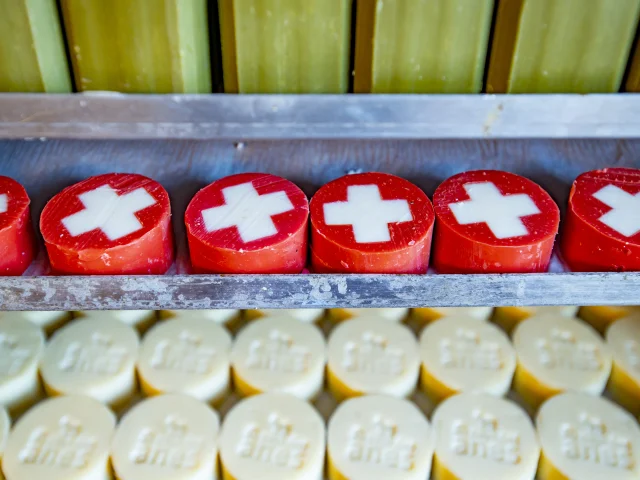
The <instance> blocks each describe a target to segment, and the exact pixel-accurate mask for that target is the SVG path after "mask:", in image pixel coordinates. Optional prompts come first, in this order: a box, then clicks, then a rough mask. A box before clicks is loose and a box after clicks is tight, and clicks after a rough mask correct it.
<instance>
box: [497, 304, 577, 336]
mask: <svg viewBox="0 0 640 480" xmlns="http://www.w3.org/2000/svg"><path fill="white" fill-rule="evenodd" d="M577 313H578V307H573V306H559V307H496V308H495V310H494V312H493V317H492V320H493V322H494V323H496V324H497V325H499V326H500V327H502V328H503V329H504V331H505V332H507V333H511V332H512V331H513V329H514V328H516V326H517V325H518V324H519V323H520V322H522V321H523V320H526V319H527V318H530V317H533V316H534V315H536V316H538V315H556V316H560V317H575V316H576V314H577Z"/></svg>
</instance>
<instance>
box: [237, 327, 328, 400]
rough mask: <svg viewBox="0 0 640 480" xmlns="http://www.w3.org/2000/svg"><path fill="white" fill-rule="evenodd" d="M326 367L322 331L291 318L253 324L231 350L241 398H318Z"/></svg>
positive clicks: (240, 336) (239, 335)
mask: <svg viewBox="0 0 640 480" xmlns="http://www.w3.org/2000/svg"><path fill="white" fill-rule="evenodd" d="M325 365H326V344H325V340H324V337H323V336H322V333H321V332H320V330H319V329H318V328H317V327H316V326H315V325H313V324H310V323H304V322H299V321H298V320H295V319H293V318H290V317H280V316H278V317H264V318H261V319H259V320H256V321H254V322H251V323H249V324H248V325H246V326H245V327H244V328H243V329H242V330H241V331H240V333H239V334H238V336H237V337H236V339H235V342H234V344H233V347H232V349H231V366H232V370H233V380H234V383H235V386H236V390H237V391H238V392H239V393H240V394H241V395H253V394H256V393H263V392H281V393H290V394H292V395H295V396H296V397H299V398H302V399H305V400H308V399H311V398H314V397H315V396H316V395H317V394H318V393H320V390H321V389H322V385H323V380H324V370H325Z"/></svg>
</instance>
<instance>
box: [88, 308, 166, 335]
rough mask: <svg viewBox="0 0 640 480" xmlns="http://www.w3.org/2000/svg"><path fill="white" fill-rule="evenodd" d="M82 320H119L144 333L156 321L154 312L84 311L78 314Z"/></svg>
mask: <svg viewBox="0 0 640 480" xmlns="http://www.w3.org/2000/svg"><path fill="white" fill-rule="evenodd" d="M77 315H78V317H81V318H95V319H98V320H112V319H113V320H118V321H120V322H122V323H125V324H127V325H131V326H132V327H135V328H136V329H138V330H141V331H144V330H146V329H147V328H149V327H150V326H151V325H153V323H154V322H155V321H156V312H155V311H153V310H84V311H81V312H77Z"/></svg>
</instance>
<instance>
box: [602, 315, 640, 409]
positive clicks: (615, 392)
mask: <svg viewBox="0 0 640 480" xmlns="http://www.w3.org/2000/svg"><path fill="white" fill-rule="evenodd" d="M605 338H606V340H607V346H608V347H609V351H610V352H611V354H612V355H613V366H612V368H611V377H610V378H609V384H608V390H609V392H610V393H611V396H612V397H613V399H614V400H615V401H616V402H618V403H619V404H620V405H622V406H623V407H624V408H626V409H627V410H628V411H629V412H631V413H633V414H634V415H636V416H638V415H640V316H632V317H626V318H623V319H621V320H618V321H616V322H615V323H614V324H612V325H611V326H610V327H609V329H608V330H607V334H606V337H605Z"/></svg>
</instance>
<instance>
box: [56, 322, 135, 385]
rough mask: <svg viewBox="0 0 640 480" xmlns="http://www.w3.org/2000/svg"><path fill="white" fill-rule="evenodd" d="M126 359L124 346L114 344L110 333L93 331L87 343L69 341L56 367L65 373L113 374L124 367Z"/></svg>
mask: <svg viewBox="0 0 640 480" xmlns="http://www.w3.org/2000/svg"><path fill="white" fill-rule="evenodd" d="M126 361H127V349H126V348H124V347H122V346H120V345H116V344H115V343H114V342H113V338H112V337H111V336H110V335H107V334H105V333H99V332H95V333H93V334H92V335H91V340H90V341H89V343H88V344H84V343H81V342H72V343H70V344H69V345H68V346H67V348H66V350H65V352H64V355H63V356H62V359H61V360H60V361H59V362H58V367H59V368H60V370H62V371H63V372H67V373H89V374H93V375H115V374H118V373H120V372H121V371H122V370H123V369H124V366H125V364H126Z"/></svg>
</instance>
